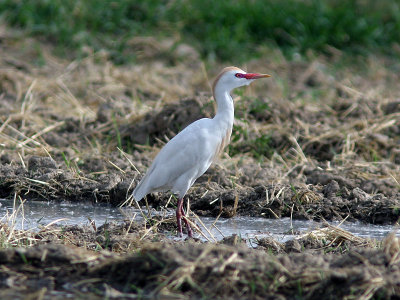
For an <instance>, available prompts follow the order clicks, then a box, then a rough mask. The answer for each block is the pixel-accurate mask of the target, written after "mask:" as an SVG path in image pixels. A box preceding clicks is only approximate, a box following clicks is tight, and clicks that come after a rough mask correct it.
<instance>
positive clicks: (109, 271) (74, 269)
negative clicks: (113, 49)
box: [0, 28, 400, 299]
mask: <svg viewBox="0 0 400 300" xmlns="http://www.w3.org/2000/svg"><path fill="white" fill-rule="evenodd" d="M0 33H1V34H0V42H1V46H2V47H1V48H0V54H1V55H0V104H1V105H0V162H1V164H0V198H15V199H16V201H17V202H18V203H19V202H21V201H31V200H37V199H40V200H46V201H62V200H70V201H88V202H89V201H90V202H107V203H111V204H113V205H121V204H123V203H124V202H125V201H126V199H127V197H128V196H129V195H130V193H131V192H132V190H133V188H134V187H135V185H136V184H137V182H138V180H140V178H141V177H142V176H143V174H144V172H145V171H146V169H147V168H148V166H149V165H150V163H151V161H152V159H153V158H154V156H155V155H156V153H157V151H158V150H159V149H160V148H161V147H162V145H163V144H164V143H165V142H166V141H168V140H169V139H170V138H171V137H173V136H174V135H175V134H176V133H177V132H179V130H181V129H183V128H184V127H185V126H186V125H188V124H190V123H191V122H193V121H194V120H197V119H199V118H202V117H212V115H213V114H214V112H215V107H214V103H213V100H212V95H211V93H210V88H209V83H210V81H211V80H212V77H213V76H214V75H215V74H216V73H217V72H218V71H219V70H220V69H221V68H222V65H218V66H215V65H213V66H212V67H210V66H208V67H206V66H205V65H204V64H203V63H202V62H201V61H200V60H199V56H198V54H197V53H196V52H195V50H193V49H192V48H191V47H189V46H186V45H183V46H182V47H177V48H173V49H169V48H168V49H166V47H168V46H166V45H169V43H162V42H160V43H158V42H156V41H154V40H153V39H146V38H143V39H139V40H138V41H136V43H138V45H137V47H136V48H137V49H147V48H146V47H151V49H153V50H154V51H158V52H159V53H161V54H162V55H152V57H147V56H146V55H144V54H145V53H146V51H144V52H143V51H142V52H141V56H138V61H137V62H136V63H135V64H133V65H129V66H115V65H113V64H112V63H111V62H110V61H109V60H108V56H107V53H91V52H90V49H88V56H87V58H85V59H82V60H79V61H69V60H66V59H61V58H59V57H55V56H54V55H53V54H52V53H53V52H52V46H51V45H47V44H44V43H42V42H39V41H36V40H31V39H28V38H23V36H22V34H21V33H19V32H12V31H11V30H10V29H7V28H3V29H2V30H0ZM336 54H337V53H336ZM154 57H155V58H154ZM341 63H342V65H340V64H341ZM243 68H244V67H243ZM206 69H207V70H206ZM246 69H247V70H251V71H253V70H254V71H258V72H268V73H271V74H272V75H273V78H272V79H270V80H266V81H265V82H258V83H255V84H253V85H252V86H251V87H249V88H248V89H243V90H241V91H239V92H238V93H237V94H236V95H235V101H236V104H235V107H236V120H235V127H234V131H233V135H232V141H231V144H230V146H229V147H228V148H227V149H226V152H225V153H224V154H223V155H222V156H221V157H220V158H219V159H218V161H217V162H216V163H215V164H214V165H213V166H212V167H211V168H210V169H209V170H208V171H207V173H206V174H205V175H203V176H202V177H201V178H199V179H198V180H197V182H196V184H195V185H194V186H193V187H192V188H191V189H190V191H189V192H188V194H187V198H188V199H189V200H190V209H191V211H192V212H193V213H195V214H197V215H200V216H213V217H217V216H220V217H227V218H229V217H233V216H235V215H246V216H254V217H265V218H281V217H291V218H293V219H310V220H317V221H323V220H343V219H346V220H347V221H356V220H357V221H361V222H365V223H371V224H392V225H394V229H395V228H396V226H395V225H397V223H398V219H399V215H400V210H399V208H400V184H399V182H400V89H399V85H398V82H399V80H400V78H399V77H400V76H399V74H400V65H399V64H398V62H394V61H392V60H390V59H388V58H381V57H375V56H371V57H368V58H364V59H360V62H359V63H358V62H357V61H356V62H354V61H353V63H352V64H344V63H343V58H341V57H335V56H334V55H332V56H330V57H329V59H328V58H326V57H309V58H308V59H304V60H303V61H296V62H293V61H287V60H285V59H284V58H283V56H282V55H281V54H280V53H279V51H278V50H274V51H271V52H270V53H266V56H265V58H264V59H260V60H258V61H254V62H249V63H248V64H247V65H246ZM119 149H120V150H119ZM147 201H148V203H149V205H150V206H152V207H154V208H155V209H161V207H165V206H166V205H167V204H168V206H169V207H170V208H173V207H174V205H175V203H176V202H175V199H170V195H169V194H152V195H149V196H148V197H147ZM193 213H192V216H193ZM193 220H194V218H193ZM6 221H7V220H5V221H4V219H3V225H1V230H0V233H1V244H2V248H3V250H1V254H0V261H1V267H0V274H1V275H0V298H1V299H7V298H9V299H14V298H15V297H20V298H24V297H28V296H29V297H31V298H32V299H43V298H45V299H46V298H47V299H50V298H57V297H58V298H60V299H62V298H64V297H65V295H67V294H68V293H70V294H73V295H74V297H77V298H79V297H81V298H82V297H85V298H87V297H89V298H93V299H97V298H102V297H108V298H127V299H129V298H141V297H142V298H153V297H160V298H171V299H175V298H189V297H195V298H210V299H216V298H232V299H238V298H249V299H269V298H270V299H280V298H281V299H284V298H290V299H303V298H304V299H338V298H344V297H347V299H370V298H374V299H396V297H399V296H398V295H399V288H400V282H399V278H400V277H399V276H400V269H399V268H400V261H399V259H398V257H399V253H400V246H399V242H398V240H397V238H395V237H394V236H389V237H388V238H386V240H385V241H384V242H377V241H371V240H363V239H360V238H357V237H354V236H351V235H349V234H348V233H343V232H341V231H340V230H339V229H335V228H330V227H328V229H326V230H327V231H326V232H325V231H322V233H321V232H319V233H318V234H315V233H313V234H310V235H307V236H303V237H298V238H297V239H296V240H294V241H289V242H287V243H285V244H280V243H279V242H277V241H274V240H273V239H261V240H259V241H258V244H257V245H256V248H255V249H252V248H249V247H248V246H247V245H246V243H243V241H242V240H241V239H240V238H239V237H235V236H233V237H229V238H226V240H224V241H223V242H222V243H220V244H215V243H203V242H200V241H199V240H193V241H187V240H186V241H183V240H182V241H173V240H170V239H168V238H166V236H167V234H166V233H168V234H171V233H172V234H175V232H176V226H175V223H174V222H173V220H148V222H147V223H146V224H138V223H135V222H133V223H132V222H130V221H127V223H126V224H119V225H118V224H116V225H112V224H111V225H110V224H109V225H105V226H100V227H97V226H96V224H92V225H90V226H67V227H57V226H55V227H53V226H52V227H48V228H43V229H42V230H41V231H40V232H37V233H33V232H23V231H17V230H15V228H12V227H10V226H8V225H7V224H6V223H7V222H6ZM321 224H322V223H321ZM321 226H322V225H321ZM149 228H150V229H151V230H149ZM324 230H325V229H324Z"/></svg>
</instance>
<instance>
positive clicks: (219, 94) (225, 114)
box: [214, 85, 234, 131]
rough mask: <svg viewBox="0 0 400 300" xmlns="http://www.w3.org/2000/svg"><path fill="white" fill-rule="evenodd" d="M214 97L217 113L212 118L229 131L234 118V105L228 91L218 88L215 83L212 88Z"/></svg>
mask: <svg viewBox="0 0 400 300" xmlns="http://www.w3.org/2000/svg"><path fill="white" fill-rule="evenodd" d="M214 98H215V101H216V102H217V114H216V115H215V117H214V120H215V121H216V122H218V123H220V126H221V128H222V129H224V130H229V131H231V130H232V126H233V118H234V106H233V100H232V97H231V95H230V93H229V91H227V90H226V89H223V88H219V87H218V85H217V86H216V88H215V90H214Z"/></svg>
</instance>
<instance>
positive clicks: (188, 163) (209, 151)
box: [133, 67, 270, 237]
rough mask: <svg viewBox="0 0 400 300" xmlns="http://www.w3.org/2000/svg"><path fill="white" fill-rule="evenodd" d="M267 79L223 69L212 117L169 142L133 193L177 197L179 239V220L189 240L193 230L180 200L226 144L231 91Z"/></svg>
mask: <svg viewBox="0 0 400 300" xmlns="http://www.w3.org/2000/svg"><path fill="white" fill-rule="evenodd" d="M266 77H270V75H267V74H258V73H246V72H245V71H243V70H241V69H239V68H236V67H227V68H224V69H223V70H222V72H221V73H220V74H219V75H218V76H217V78H216V79H215V81H214V85H213V95H214V99H215V101H216V102H217V114H216V115H215V117H214V118H212V119H208V118H203V119H200V120H197V121H195V122H193V123H192V124H190V125H189V126H187V127H186V128H185V129H184V130H182V131H181V132H180V133H178V134H177V135H176V136H175V137H174V138H173V139H171V140H170V141H169V142H168V143H167V144H166V145H165V146H164V147H163V148H162V149H161V151H160V152H159V153H158V155H157V156H156V158H155V159H154V161H153V163H152V165H151V166H150V168H149V169H148V171H147V173H146V175H144V177H143V178H142V180H141V181H140V182H139V184H138V185H137V186H136V188H135V190H134V191H133V197H134V198H135V200H136V201H139V200H141V199H142V198H143V197H144V196H146V195H147V194H148V193H151V192H165V191H168V190H170V191H171V192H172V193H174V194H176V195H177V197H178V203H177V208H176V220H177V223H178V232H179V235H180V236H181V237H182V221H181V220H182V219H183V221H184V223H185V225H186V228H187V231H188V236H189V237H192V229H191V228H190V225H189V223H188V221H187V219H186V218H185V212H184V210H183V197H184V196H185V194H186V192H187V191H188V190H189V188H190V187H191V186H192V185H193V183H194V182H195V181H196V179H197V178H199V177H200V176H201V175H203V174H204V172H205V171H207V169H208V168H209V167H210V165H211V163H212V162H213V161H214V160H215V158H216V157H217V156H218V155H219V154H220V153H221V152H222V150H223V149H224V147H225V146H226V145H228V143H229V140H230V137H231V133H232V126H233V118H234V115H233V112H234V105H233V99H232V97H231V95H230V92H231V91H232V90H233V89H234V88H237V87H240V86H244V85H249V84H250V83H252V82H253V81H254V80H256V79H259V78H266Z"/></svg>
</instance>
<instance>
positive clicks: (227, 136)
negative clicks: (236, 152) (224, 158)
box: [213, 127, 232, 160]
mask: <svg viewBox="0 0 400 300" xmlns="http://www.w3.org/2000/svg"><path fill="white" fill-rule="evenodd" d="M231 134H232V127H229V128H228V129H227V130H226V132H225V134H224V135H222V139H221V142H220V143H219V145H218V147H217V149H216V150H217V151H216V152H215V155H214V157H213V160H215V159H216V158H217V157H218V156H219V155H220V154H221V153H222V151H223V150H224V148H225V147H226V146H227V145H228V144H229V141H230V139H231Z"/></svg>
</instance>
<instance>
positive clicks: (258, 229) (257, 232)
mask: <svg viewBox="0 0 400 300" xmlns="http://www.w3.org/2000/svg"><path fill="white" fill-rule="evenodd" d="M145 212H146V211H145ZM13 213H14V215H15V216H16V217H15V218H14V217H13ZM146 213H147V212H146ZM166 213H167V214H168V215H173V214H174V211H173V210H172V209H170V210H167V211H166ZM152 214H159V212H155V211H152ZM132 218H135V220H136V221H138V222H140V221H142V220H143V218H142V217H141V213H140V211H139V210H138V209H134V208H132V207H124V208H117V207H113V206H110V205H105V204H91V203H82V202H67V201H63V202H54V201H52V202H47V201H29V202H25V203H24V204H23V205H19V203H16V204H14V202H13V200H6V199H0V220H1V221H2V222H5V223H8V224H9V225H10V226H15V228H16V229H24V230H28V229H30V230H39V229H40V228H41V227H42V226H46V225H48V224H49V223H52V222H54V223H56V224H58V225H74V224H78V225H85V224H89V222H90V220H93V221H94V222H95V224H96V226H97V227H98V226H100V225H102V224H104V223H105V222H119V221H123V220H124V219H132ZM201 221H202V222H203V223H204V225H205V226H206V227H207V228H208V229H209V230H210V231H211V233H212V235H213V236H214V237H215V238H216V239H218V240H219V239H222V238H223V236H230V235H232V234H237V235H239V236H241V237H243V238H246V239H249V240H253V239H254V238H256V237H266V236H269V237H273V238H274V239H276V240H278V241H280V242H284V241H286V240H289V239H293V238H294V237H295V236H296V235H298V234H303V233H306V232H308V231H310V230H313V229H316V228H320V227H322V223H318V222H314V221H304V220H290V219H289V218H282V219H265V218H254V217H243V216H242V217H234V218H230V219H223V218H220V219H219V220H217V222H216V223H215V226H216V227H217V228H218V229H219V230H217V229H216V228H215V227H213V226H212V224H213V223H214V222H215V218H209V217H205V218H201ZM197 223H199V222H197ZM330 224H332V225H338V224H339V222H330ZM340 228H342V229H345V230H348V231H349V232H351V233H353V234H355V235H357V236H359V237H364V238H367V237H369V238H375V239H382V238H384V237H385V236H386V235H387V234H388V233H390V232H391V231H393V230H397V228H396V227H394V226H392V225H371V224H361V223H359V222H356V223H351V222H344V223H343V224H341V225H340ZM291 229H293V230H291ZM219 231H220V232H222V234H221V233H220V232H219ZM203 232H204V233H206V230H203ZM291 232H295V234H296V235H294V234H291ZM200 238H202V237H201V236H200Z"/></svg>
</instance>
